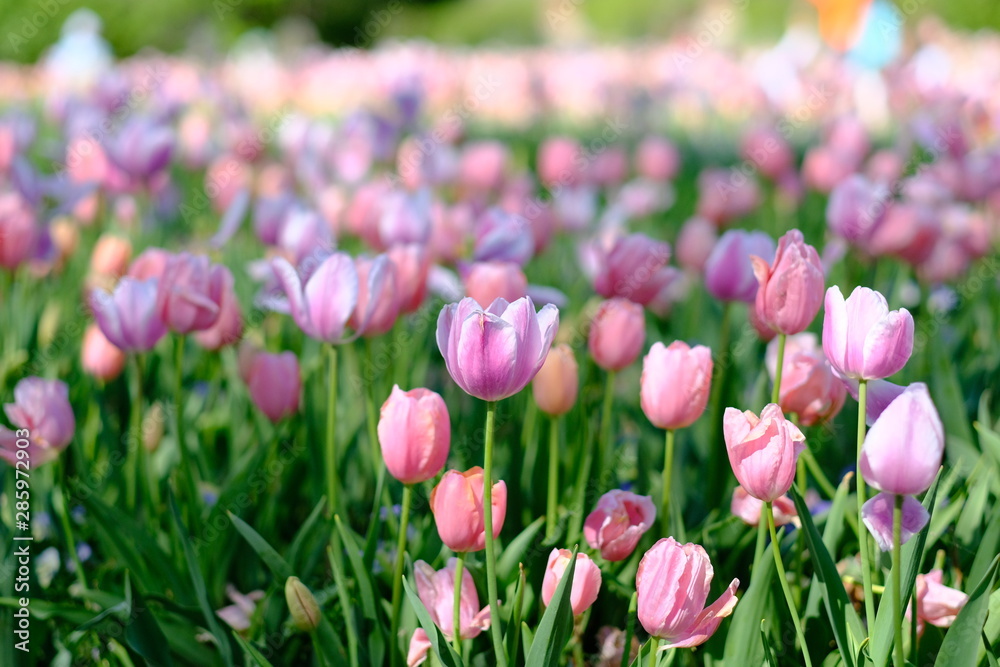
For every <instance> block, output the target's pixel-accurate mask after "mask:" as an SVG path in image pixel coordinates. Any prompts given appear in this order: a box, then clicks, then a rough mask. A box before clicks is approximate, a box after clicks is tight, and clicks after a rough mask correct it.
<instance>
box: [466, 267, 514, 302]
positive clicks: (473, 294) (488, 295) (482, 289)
mask: <svg viewBox="0 0 1000 667" xmlns="http://www.w3.org/2000/svg"><path fill="white" fill-rule="evenodd" d="M464 273H465V275H464V278H463V282H464V283H465V293H466V295H467V296H468V297H469V298H471V299H475V300H476V301H477V302H478V303H493V302H494V301H495V300H496V299H505V300H506V301H516V300H517V299H520V298H521V297H523V296H524V295H526V294H527V293H528V279H527V278H526V277H525V275H524V271H522V270H521V267H520V266H518V265H517V264H514V263H513V262H500V261H494V262H476V263H474V264H472V265H471V266H469V267H468V268H467V269H466V270H465V272H464Z"/></svg>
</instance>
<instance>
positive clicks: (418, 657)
mask: <svg viewBox="0 0 1000 667" xmlns="http://www.w3.org/2000/svg"><path fill="white" fill-rule="evenodd" d="M452 585H453V586H454V584H452ZM486 620H487V621H489V617H487V619H486ZM452 624H454V621H452ZM430 650H431V640H430V637H428V636H427V633H426V632H425V631H424V629H423V628H417V629H416V630H414V631H413V636H412V637H410V647H409V648H408V649H407V650H406V667H417V665H422V664H424V662H426V661H427V654H428V653H430Z"/></svg>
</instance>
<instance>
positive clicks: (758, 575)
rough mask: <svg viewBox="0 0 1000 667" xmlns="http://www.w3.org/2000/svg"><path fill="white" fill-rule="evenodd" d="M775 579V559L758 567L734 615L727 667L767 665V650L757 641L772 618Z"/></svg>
mask: <svg viewBox="0 0 1000 667" xmlns="http://www.w3.org/2000/svg"><path fill="white" fill-rule="evenodd" d="M765 555H766V554H765ZM773 578H774V559H773V558H762V559H761V562H759V563H755V564H754V568H753V572H751V574H750V586H749V587H748V588H747V592H746V593H744V594H743V596H742V597H740V601H739V604H737V605H736V609H735V610H734V611H733V619H732V621H731V622H730V624H729V632H728V633H727V634H726V648H725V652H724V654H723V663H725V664H727V665H738V664H746V665H760V664H762V663H763V662H764V649H763V647H762V646H761V644H760V641H758V639H757V637H758V633H759V631H760V622H761V620H763V619H765V618H767V617H768V616H769V614H768V611H767V606H768V602H769V601H770V598H771V596H770V592H771V581H772V580H773Z"/></svg>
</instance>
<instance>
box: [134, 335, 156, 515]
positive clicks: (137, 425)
mask: <svg viewBox="0 0 1000 667" xmlns="http://www.w3.org/2000/svg"><path fill="white" fill-rule="evenodd" d="M129 361H130V362H131V364H132V410H131V411H130V417H131V419H132V424H131V426H130V428H131V430H132V438H130V439H129V443H130V446H134V447H135V485H136V486H135V488H132V489H131V491H132V495H130V496H129V501H130V503H131V506H132V507H133V508H135V507H136V506H137V505H138V494H139V493H140V492H141V493H142V500H143V502H144V503H145V505H146V512H148V513H149V516H151V517H152V516H155V513H156V504H154V502H153V492H152V489H151V485H152V481H151V478H152V475H150V474H149V463H148V462H147V458H146V443H145V439H144V438H143V430H142V357H141V356H139V354H133V355H131V356H130V357H129Z"/></svg>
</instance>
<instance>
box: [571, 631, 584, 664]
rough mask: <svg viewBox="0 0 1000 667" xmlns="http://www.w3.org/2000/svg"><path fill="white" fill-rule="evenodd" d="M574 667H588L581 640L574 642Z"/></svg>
mask: <svg viewBox="0 0 1000 667" xmlns="http://www.w3.org/2000/svg"><path fill="white" fill-rule="evenodd" d="M573 666H574V667H586V663H585V662H584V661H583V644H581V643H580V639H579V638H577V639H576V641H574V642H573Z"/></svg>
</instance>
